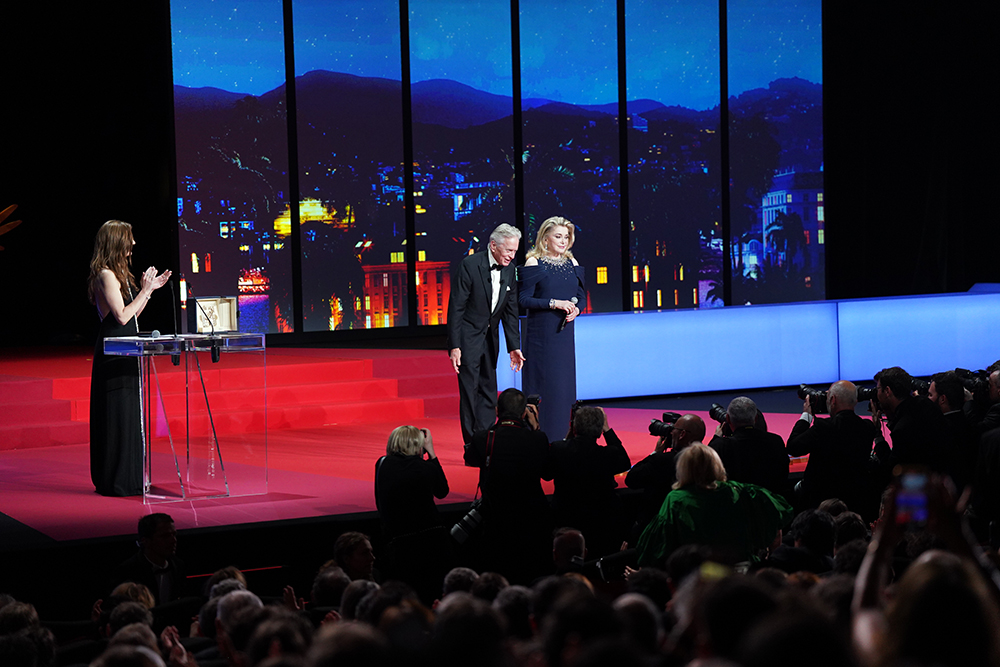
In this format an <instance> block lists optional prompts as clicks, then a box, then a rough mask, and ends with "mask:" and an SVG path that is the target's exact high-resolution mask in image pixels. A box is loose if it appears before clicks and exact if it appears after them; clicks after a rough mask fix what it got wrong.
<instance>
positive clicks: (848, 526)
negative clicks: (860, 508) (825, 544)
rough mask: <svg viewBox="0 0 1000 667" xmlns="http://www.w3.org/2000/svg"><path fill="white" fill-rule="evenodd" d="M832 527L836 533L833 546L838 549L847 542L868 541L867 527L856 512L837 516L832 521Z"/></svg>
mask: <svg viewBox="0 0 1000 667" xmlns="http://www.w3.org/2000/svg"><path fill="white" fill-rule="evenodd" d="M833 525H834V527H835V528H836V531H837V538H836V543H835V546H836V547H837V548H838V549H839V548H840V547H841V546H843V545H845V544H847V543H848V542H853V541H854V540H867V539H868V526H867V524H865V520H864V519H862V518H861V515H860V514H858V513H857V512H844V513H843V514H839V515H837V517H836V518H834V520H833Z"/></svg>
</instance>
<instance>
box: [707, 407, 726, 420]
mask: <svg viewBox="0 0 1000 667" xmlns="http://www.w3.org/2000/svg"><path fill="white" fill-rule="evenodd" d="M708 416H709V417H711V418H712V419H714V420H715V421H717V422H719V423H720V424H725V423H726V409H725V408H724V407H722V406H721V405H719V404H718V403H712V407H710V408H709V409H708Z"/></svg>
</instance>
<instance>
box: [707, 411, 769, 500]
mask: <svg viewBox="0 0 1000 667" xmlns="http://www.w3.org/2000/svg"><path fill="white" fill-rule="evenodd" d="M757 414H758V410H757V404H756V403H754V402H753V401H752V400H750V399H749V398H747V397H746V396H737V397H736V398H734V399H733V400H732V401H730V402H729V407H728V408H727V409H726V426H728V427H729V429H730V430H731V431H732V435H731V436H728V437H723V425H722V424H720V425H719V428H718V429H717V430H716V432H715V436H714V437H713V438H712V441H711V442H709V443H708V446H709V447H711V448H712V449H714V450H715V451H717V452H718V453H719V457H720V458H721V459H722V465H723V466H724V467H725V469H726V473H727V475H728V476H729V480H730V481H733V482H741V483H745V484H754V485H756V486H761V487H764V488H765V489H767V490H768V491H770V492H771V493H779V494H784V493H787V488H786V487H787V486H788V455H787V454H786V453H785V443H784V441H783V440H782V439H781V436H780V435H778V434H776V433H769V432H767V431H764V430H761V429H759V428H757V427H756V426H755V424H756V423H757Z"/></svg>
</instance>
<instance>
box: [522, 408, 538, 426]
mask: <svg viewBox="0 0 1000 667" xmlns="http://www.w3.org/2000/svg"><path fill="white" fill-rule="evenodd" d="M524 421H526V422H528V426H530V427H531V430H532V431H537V430H538V406H535V405H531V404H530V403H529V404H528V406H527V407H526V408H524Z"/></svg>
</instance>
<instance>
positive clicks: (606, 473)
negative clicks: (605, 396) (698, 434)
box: [551, 406, 632, 556]
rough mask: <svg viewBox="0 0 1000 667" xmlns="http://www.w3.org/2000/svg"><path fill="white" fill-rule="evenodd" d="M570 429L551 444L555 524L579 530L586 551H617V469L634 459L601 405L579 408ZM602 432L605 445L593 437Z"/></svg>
mask: <svg viewBox="0 0 1000 667" xmlns="http://www.w3.org/2000/svg"><path fill="white" fill-rule="evenodd" d="M573 433H574V434H575V435H574V436H573V437H572V438H570V439H568V440H563V441H560V442H555V443H553V444H552V449H551V452H552V479H553V481H554V482H555V492H554V493H553V496H552V499H553V508H554V511H555V516H556V524H557V525H559V526H573V527H574V528H577V529H579V530H581V531H583V534H584V535H585V536H586V539H587V542H588V544H589V545H590V552H591V553H592V554H594V555H596V556H604V555H607V554H609V553H612V552H614V551H617V550H618V548H619V547H620V546H621V543H622V541H623V540H624V539H625V537H626V533H627V526H626V525H625V521H624V516H623V515H624V511H623V508H622V503H621V499H619V498H618V495H617V493H616V490H617V489H618V483H617V482H616V481H615V475H616V474H618V473H620V472H625V471H626V470H628V469H629V466H630V465H631V464H632V462H631V461H630V460H629V456H628V452H626V451H625V448H624V447H623V446H622V441H621V440H619V439H618V436H617V435H615V432H614V431H613V430H612V429H611V426H610V425H609V424H608V416H607V414H605V412H604V410H602V409H601V408H597V407H589V406H582V407H579V408H577V410H576V411H575V412H574V414H573ZM602 434H603V436H604V446H603V447H602V446H601V445H599V444H598V443H597V439H598V438H600V437H601V436H602Z"/></svg>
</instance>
